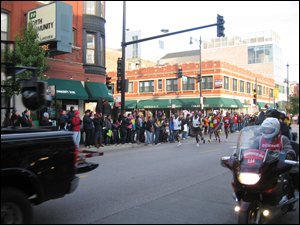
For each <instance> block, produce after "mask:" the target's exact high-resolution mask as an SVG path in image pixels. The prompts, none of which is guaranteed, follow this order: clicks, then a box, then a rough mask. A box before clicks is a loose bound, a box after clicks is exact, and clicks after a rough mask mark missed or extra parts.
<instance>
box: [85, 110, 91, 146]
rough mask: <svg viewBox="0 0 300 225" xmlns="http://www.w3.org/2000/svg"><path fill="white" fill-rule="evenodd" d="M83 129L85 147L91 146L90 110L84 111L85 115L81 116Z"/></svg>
mask: <svg viewBox="0 0 300 225" xmlns="http://www.w3.org/2000/svg"><path fill="white" fill-rule="evenodd" d="M83 130H84V132H85V143H84V145H85V147H88V148H91V147H92V146H91V145H90V143H91V134H92V130H93V120H92V119H91V117H90V111H86V112H85V116H84V117H83Z"/></svg>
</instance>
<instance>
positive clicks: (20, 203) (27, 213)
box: [1, 187, 32, 224]
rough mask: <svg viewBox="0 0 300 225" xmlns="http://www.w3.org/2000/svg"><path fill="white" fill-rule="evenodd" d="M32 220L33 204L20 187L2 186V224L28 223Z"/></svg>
mask: <svg viewBox="0 0 300 225" xmlns="http://www.w3.org/2000/svg"><path fill="white" fill-rule="evenodd" d="M31 221H32V206H31V203H30V201H29V200H28V197H27V196H26V195H25V193H24V192H22V191H21V190H19V189H16V188H12V187H5V188H1V224H28V223H31Z"/></svg>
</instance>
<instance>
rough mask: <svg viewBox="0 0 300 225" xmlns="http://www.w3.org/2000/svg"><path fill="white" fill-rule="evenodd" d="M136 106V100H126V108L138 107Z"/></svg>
mask: <svg viewBox="0 0 300 225" xmlns="http://www.w3.org/2000/svg"><path fill="white" fill-rule="evenodd" d="M136 106H137V101H136V100H132V101H125V109H136Z"/></svg>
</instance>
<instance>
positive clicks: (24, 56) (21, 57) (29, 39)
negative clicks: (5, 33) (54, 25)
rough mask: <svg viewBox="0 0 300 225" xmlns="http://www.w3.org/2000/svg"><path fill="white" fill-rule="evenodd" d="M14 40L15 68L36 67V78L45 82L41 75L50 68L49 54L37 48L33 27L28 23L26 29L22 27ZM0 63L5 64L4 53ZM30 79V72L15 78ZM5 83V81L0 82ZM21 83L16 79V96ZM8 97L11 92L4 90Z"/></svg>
mask: <svg viewBox="0 0 300 225" xmlns="http://www.w3.org/2000/svg"><path fill="white" fill-rule="evenodd" d="M14 37H15V40H16V45H15V62H16V65H17V66H30V67H36V68H37V71H36V75H37V77H38V78H39V79H40V80H41V81H43V80H46V79H47V78H45V77H44V76H43V75H44V73H45V72H46V71H48V70H49V69H50V68H51V66H50V65H49V64H48V61H49V59H50V58H49V53H46V52H45V50H44V49H43V48H42V47H40V46H39V41H38V39H37V37H38V31H37V29H36V28H35V27H34V26H33V24H32V23H30V22H29V23H28V27H27V29H26V27H22V28H20V29H19V31H18V32H17V34H16V35H14ZM7 58H8V59H7V60H8V62H13V51H12V50H11V49H9V51H8V56H7ZM1 61H3V62H5V59H4V52H1ZM1 71H3V72H4V66H2V64H1ZM30 77H32V72H31V71H24V72H22V73H20V74H18V75H17V76H16V78H30ZM2 82H5V81H2ZM12 82H13V79H12V78H11V77H9V78H8V79H7V83H8V84H10V85H11V84H12ZM21 86H22V85H21V81H20V80H19V79H16V86H15V93H16V94H17V95H19V94H20V92H21ZM6 91H7V94H8V97H9V98H11V97H12V95H13V90H11V89H6Z"/></svg>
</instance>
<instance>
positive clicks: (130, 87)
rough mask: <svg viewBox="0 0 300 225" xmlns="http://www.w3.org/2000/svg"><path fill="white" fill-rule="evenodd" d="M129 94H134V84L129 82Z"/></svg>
mask: <svg viewBox="0 0 300 225" xmlns="http://www.w3.org/2000/svg"><path fill="white" fill-rule="evenodd" d="M128 92H133V82H129V85H128Z"/></svg>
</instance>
